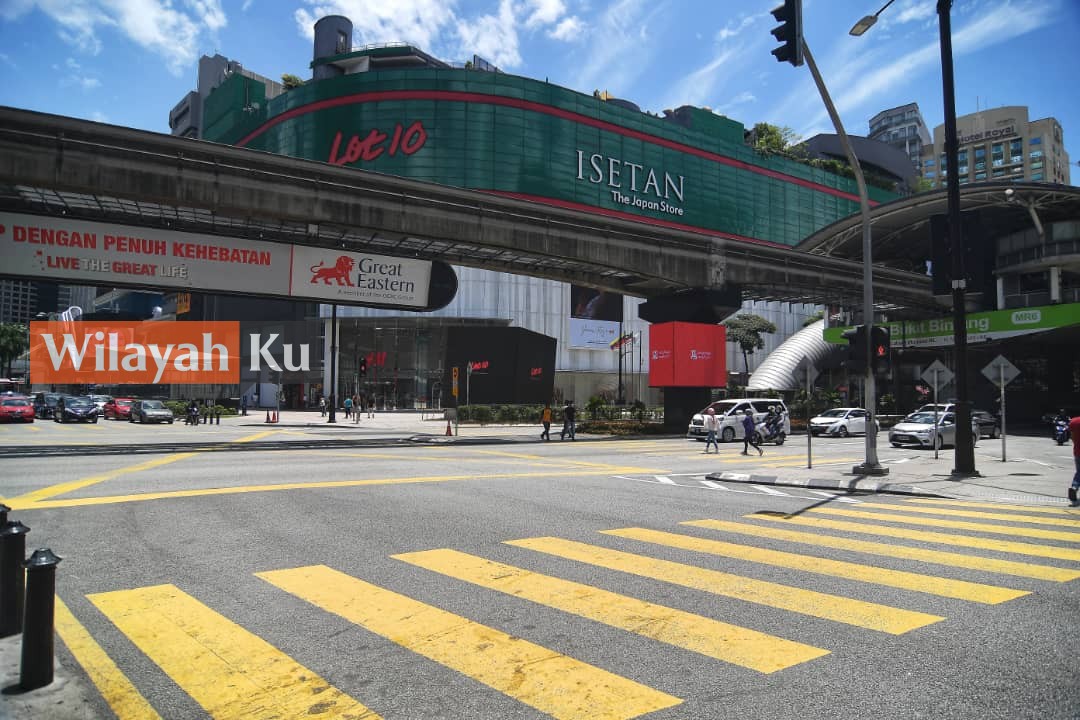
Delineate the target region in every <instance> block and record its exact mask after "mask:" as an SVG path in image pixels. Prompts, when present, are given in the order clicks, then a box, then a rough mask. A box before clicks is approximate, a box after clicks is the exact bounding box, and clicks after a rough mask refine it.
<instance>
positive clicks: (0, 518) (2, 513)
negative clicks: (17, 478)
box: [0, 503, 11, 528]
mask: <svg viewBox="0 0 1080 720" xmlns="http://www.w3.org/2000/svg"><path fill="white" fill-rule="evenodd" d="M9 512H11V508H9V507H8V506H7V505H5V504H4V503H0V528H2V527H4V526H5V525H7V514H8V513H9Z"/></svg>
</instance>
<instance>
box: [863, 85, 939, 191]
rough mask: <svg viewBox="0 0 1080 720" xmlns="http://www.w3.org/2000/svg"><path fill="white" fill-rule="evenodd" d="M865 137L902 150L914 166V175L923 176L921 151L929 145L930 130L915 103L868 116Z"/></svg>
mask: <svg viewBox="0 0 1080 720" xmlns="http://www.w3.org/2000/svg"><path fill="white" fill-rule="evenodd" d="M867 137H868V138H870V139H871V140H877V141H878V142H883V143H885V144H886V145H892V146H893V147H894V148H896V149H898V150H903V151H904V153H905V154H906V155H907V156H908V158H909V159H910V160H911V164H912V165H913V166H914V167H915V173H916V176H917V177H922V176H923V172H922V171H923V164H922V153H923V148H924V147H927V146H929V145H930V132H929V131H928V130H927V129H926V123H925V122H924V121H923V117H922V113H921V112H919V105H918V104H917V103H908V104H907V105H901V106H900V107H894V108H889V109H888V110H882V111H881V112H879V113H878V114H877V115H875V116H874V117H872V118H870V134H869V135H867Z"/></svg>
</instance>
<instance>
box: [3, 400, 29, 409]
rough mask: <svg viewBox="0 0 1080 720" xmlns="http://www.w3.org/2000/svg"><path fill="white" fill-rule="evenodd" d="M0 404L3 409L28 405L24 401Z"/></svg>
mask: <svg viewBox="0 0 1080 720" xmlns="http://www.w3.org/2000/svg"><path fill="white" fill-rule="evenodd" d="M0 404H2V405H3V406H4V407H22V406H25V405H27V404H28V403H27V402H26V401H25V400H4V401H3V403H0Z"/></svg>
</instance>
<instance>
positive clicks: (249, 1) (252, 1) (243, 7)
mask: <svg viewBox="0 0 1080 720" xmlns="http://www.w3.org/2000/svg"><path fill="white" fill-rule="evenodd" d="M254 4H255V0H244V4H243V5H241V6H240V12H245V13H246V12H247V11H248V10H249V9H251V6H252V5H254Z"/></svg>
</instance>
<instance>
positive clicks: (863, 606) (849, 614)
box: [507, 537, 945, 635]
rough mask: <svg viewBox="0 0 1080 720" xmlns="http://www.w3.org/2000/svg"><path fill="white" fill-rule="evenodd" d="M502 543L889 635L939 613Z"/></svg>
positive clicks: (531, 541)
mask: <svg viewBox="0 0 1080 720" xmlns="http://www.w3.org/2000/svg"><path fill="white" fill-rule="evenodd" d="M507 544H508V545H514V546H516V547H523V548H526V549H529V550H535V551H537V552H542V553H547V554H548V555H554V556H556V557H561V558H566V559H569V560H577V561H578V562H583V563H588V564H590V565H595V566H598V567H603V568H608V569H610V570H618V571H620V572H626V573H630V574H632V575H639V576H641V577H648V578H652V579H654V580H661V581H663V582H668V583H672V584H674V585H681V586H683V587H689V588H694V589H696V590H704V591H705V592H710V593H713V594H716V595H724V596H726V597H732V598H736V599H739V600H744V601H746V602H751V603H757V604H759V605H766V606H768V607H775V608H780V609H783V610H790V611H791V612H797V613H801V614H803V615H810V616H813V617H819V618H824V619H826V620H833V621H835V622H841V623H846V624H848V625H855V626H857V627H862V628H867V629H869V630H878V631H880V632H885V633H889V634H892V635H901V634H903V633H906V632H908V631H910V630H914V629H916V628H920V627H923V626H925V625H930V624H931V623H935V622H938V621H940V620H944V619H945V618H943V617H940V616H938V615H928V614H926V613H921V612H914V611H912V610H903V609H900V608H894V607H889V606H888V605H879V604H877V603H871V602H865V601H863V600H855V599H852V598H845V597H840V596H838V595H829V594H827V593H821V592H816V591H814V590H803V589H801V588H794V587H790V586H788V585H781V584H779V583H774V582H768V581H765V580H755V579H753V578H747V577H742V576H740V575H733V574H730V573H725V572H720V571H717V570H709V569H706V568H699V567H694V566H692V565H683V564H681V563H675V562H670V561H668V560H659V559H656V558H650V557H645V556H642V555H634V554H632V553H627V552H622V551H619V550H609V549H607V548H603V547H598V546H596V545H587V544H585V543H580V542H575V541H573V540H563V539H561V538H554V537H541V538H528V539H525V540H510V541H507Z"/></svg>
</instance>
